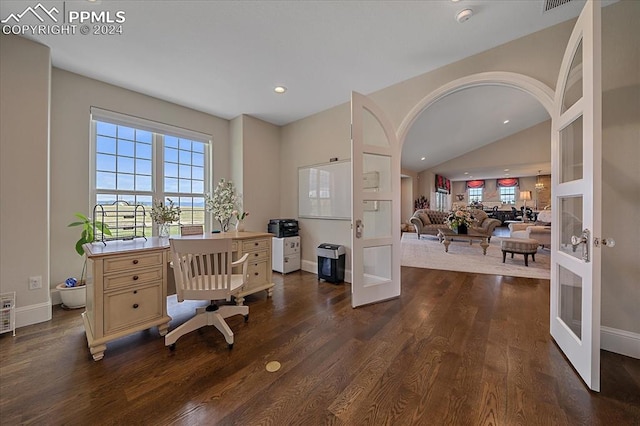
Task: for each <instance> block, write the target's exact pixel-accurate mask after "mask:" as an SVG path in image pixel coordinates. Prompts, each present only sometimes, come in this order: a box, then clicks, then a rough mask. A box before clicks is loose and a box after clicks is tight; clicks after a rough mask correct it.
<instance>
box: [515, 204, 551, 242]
mask: <svg viewBox="0 0 640 426" xmlns="http://www.w3.org/2000/svg"><path fill="white" fill-rule="evenodd" d="M509 231H510V236H511V238H531V239H534V240H536V241H538V243H540V245H541V246H542V247H545V246H546V247H551V210H543V211H541V212H540V213H539V214H538V218H537V220H536V221H535V222H525V223H510V224H509Z"/></svg>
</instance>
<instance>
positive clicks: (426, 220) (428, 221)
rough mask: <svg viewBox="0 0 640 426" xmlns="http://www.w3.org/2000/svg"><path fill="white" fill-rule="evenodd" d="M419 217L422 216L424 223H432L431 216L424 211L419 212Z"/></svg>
mask: <svg viewBox="0 0 640 426" xmlns="http://www.w3.org/2000/svg"><path fill="white" fill-rule="evenodd" d="M418 217H419V218H420V220H421V221H422V224H423V225H429V224H431V221H430V220H429V216H428V215H427V214H426V213H423V212H419V213H418Z"/></svg>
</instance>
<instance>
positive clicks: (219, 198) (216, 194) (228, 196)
mask: <svg viewBox="0 0 640 426" xmlns="http://www.w3.org/2000/svg"><path fill="white" fill-rule="evenodd" d="M237 202H238V196H237V195H236V188H235V186H234V185H233V182H231V181H230V180H225V179H220V182H218V186H216V189H215V190H214V191H213V195H209V194H206V195H205V209H206V210H207V211H208V212H211V213H213V218H214V219H215V220H217V221H218V222H220V229H221V230H222V232H227V231H228V230H229V222H230V220H231V218H232V217H233V216H234V214H233V212H234V211H235V210H236V203H237Z"/></svg>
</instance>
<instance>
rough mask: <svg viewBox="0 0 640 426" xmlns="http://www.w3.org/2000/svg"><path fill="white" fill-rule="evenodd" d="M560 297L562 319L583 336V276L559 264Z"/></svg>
mask: <svg viewBox="0 0 640 426" xmlns="http://www.w3.org/2000/svg"><path fill="white" fill-rule="evenodd" d="M558 279H559V281H560V286H559V288H560V297H559V300H558V303H559V304H560V305H559V307H558V308H559V309H558V312H560V319H561V320H562V322H564V323H565V325H566V326H567V327H568V328H569V329H570V330H571V331H572V332H573V334H575V335H576V337H577V338H578V339H581V338H582V278H580V277H579V276H578V275H576V274H574V273H573V272H571V271H570V270H568V269H566V268H563V267H562V266H559V269H558Z"/></svg>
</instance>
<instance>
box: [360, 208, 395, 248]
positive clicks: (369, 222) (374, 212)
mask: <svg viewBox="0 0 640 426" xmlns="http://www.w3.org/2000/svg"><path fill="white" fill-rule="evenodd" d="M362 216H363V223H364V232H363V237H364V238H365V239H367V238H368V239H371V238H383V237H386V238H391V236H392V231H391V201H390V200H386V201H377V200H365V201H364V212H363V213H362Z"/></svg>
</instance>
